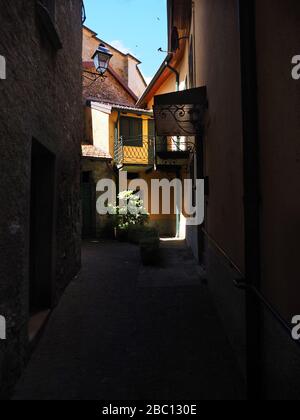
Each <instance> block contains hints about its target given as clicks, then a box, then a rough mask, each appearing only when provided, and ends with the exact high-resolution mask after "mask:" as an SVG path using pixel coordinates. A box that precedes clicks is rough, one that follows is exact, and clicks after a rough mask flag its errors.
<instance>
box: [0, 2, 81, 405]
mask: <svg viewBox="0 0 300 420" xmlns="http://www.w3.org/2000/svg"><path fill="white" fill-rule="evenodd" d="M36 3H37V2H36V1H35V0H26V1H25V0H20V1H18V2H12V1H9V0H3V1H2V2H1V15H0V55H3V56H4V57H5V58H6V60H7V80H1V81H0V110H1V113H0V143H1V158H0V162H1V165H0V175H1V176H0V196H1V205H0V252H1V258H0V314H1V315H4V316H5V317H6V320H7V340H6V341H0V397H1V398H6V397H7V396H8V395H9V393H10V391H11V389H12V386H13V384H14V382H15V380H16V378H17V377H18V376H19V374H20V373H21V371H22V368H23V366H24V362H25V360H26V358H27V354H28V352H27V349H28V332H27V330H28V320H29V304H28V301H29V244H30V234H29V232H30V226H29V225H30V223H29V222H30V185H31V148H32V140H33V139H35V141H37V142H38V143H39V144H41V145H43V147H44V148H45V150H48V151H49V152H51V154H52V155H53V156H54V158H55V191H56V192H55V199H54V203H53V209H54V220H55V223H54V229H53V272H54V276H53V284H52V289H53V290H52V295H53V297H52V305H54V304H55V303H56V302H57V301H58V299H59V297H60V295H61V293H62V291H63V290H64V288H65V286H66V285H67V284H68V282H69V281H70V280H71V279H72V278H73V277H74V275H76V273H77V272H78V270H79V268H80V142H81V139H82V105H81V104H82V84H81V44H82V32H81V1H80V0H60V1H57V2H56V15H55V20H56V26H57V29H58V33H59V38H60V41H61V43H62V49H57V46H58V45H57V43H56V47H55V40H53V38H51V36H50V37H49V35H47V33H46V31H45V26H43V25H42V23H41V18H40V16H38V15H37V9H36Z"/></svg>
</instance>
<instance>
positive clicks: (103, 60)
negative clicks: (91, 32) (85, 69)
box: [92, 44, 113, 76]
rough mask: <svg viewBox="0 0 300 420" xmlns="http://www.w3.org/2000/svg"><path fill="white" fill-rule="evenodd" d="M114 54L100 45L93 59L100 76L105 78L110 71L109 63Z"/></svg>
mask: <svg viewBox="0 0 300 420" xmlns="http://www.w3.org/2000/svg"><path fill="white" fill-rule="evenodd" d="M112 56H113V54H112V53H111V52H110V51H109V49H108V48H106V46H105V45H104V44H100V45H99V47H98V48H97V50H96V51H95V54H94V55H93V57H92V59H93V60H94V63H95V67H96V70H97V72H98V73H99V74H100V76H103V75H104V73H105V72H106V70H107V69H108V65H109V62H110V60H111V58H112Z"/></svg>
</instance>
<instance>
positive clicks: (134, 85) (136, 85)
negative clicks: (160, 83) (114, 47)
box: [128, 56, 146, 98]
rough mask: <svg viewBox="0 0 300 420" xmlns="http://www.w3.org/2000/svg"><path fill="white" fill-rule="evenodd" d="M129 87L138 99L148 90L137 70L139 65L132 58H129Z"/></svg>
mask: <svg viewBox="0 0 300 420" xmlns="http://www.w3.org/2000/svg"><path fill="white" fill-rule="evenodd" d="M128 86H129V87H130V89H131V90H132V91H133V92H134V93H135V94H136V96H137V97H138V98H140V97H141V96H142V94H143V93H144V91H145V89H146V85H145V83H144V81H143V79H142V77H141V74H140V72H139V70H138V68H137V63H136V61H135V60H133V59H132V58H131V57H130V56H128Z"/></svg>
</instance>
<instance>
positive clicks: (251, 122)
mask: <svg viewBox="0 0 300 420" xmlns="http://www.w3.org/2000/svg"><path fill="white" fill-rule="evenodd" d="M239 25H240V49H241V79H242V80H241V81H242V120H243V166H244V224H245V283H246V284H245V289H246V291H245V293H246V338H247V347H246V351H247V391H248V399H249V400H258V399H261V382H262V378H261V367H262V365H261V340H260V333H261V314H260V311H261V307H260V304H259V301H258V299H257V297H256V296H255V294H254V292H253V290H259V289H260V283H261V257H260V246H261V244H260V165H259V128H258V98H257V61H256V21H255V2H247V1H244V0H239Z"/></svg>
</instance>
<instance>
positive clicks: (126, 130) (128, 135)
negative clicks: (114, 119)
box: [120, 117, 143, 147]
mask: <svg viewBox="0 0 300 420" xmlns="http://www.w3.org/2000/svg"><path fill="white" fill-rule="evenodd" d="M120 135H121V137H122V139H123V145H124V146H132V147H143V120H142V119H141V118H130V117H122V118H121V119H120Z"/></svg>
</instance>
